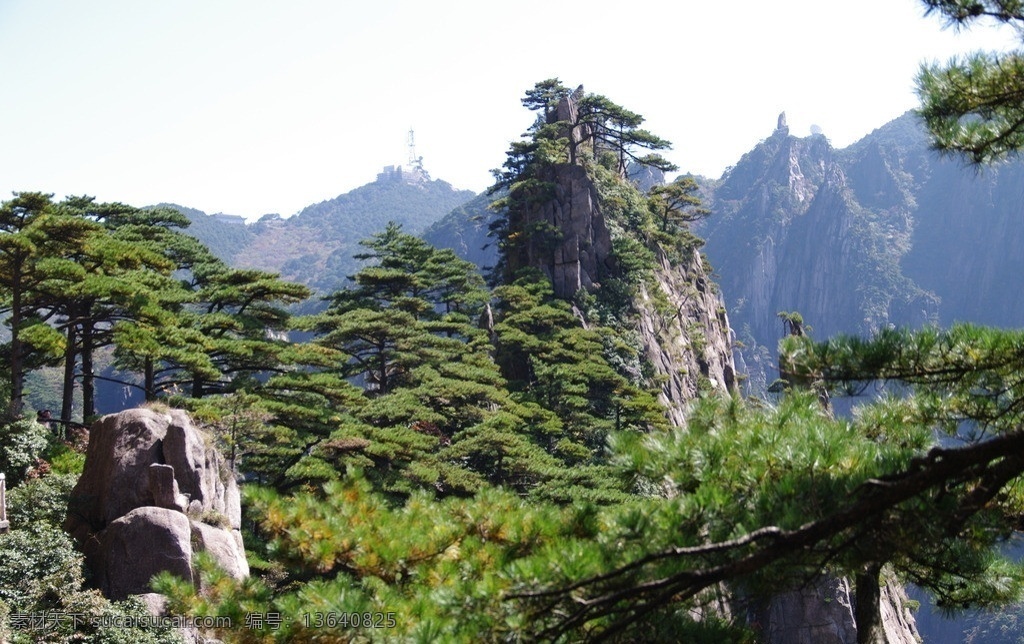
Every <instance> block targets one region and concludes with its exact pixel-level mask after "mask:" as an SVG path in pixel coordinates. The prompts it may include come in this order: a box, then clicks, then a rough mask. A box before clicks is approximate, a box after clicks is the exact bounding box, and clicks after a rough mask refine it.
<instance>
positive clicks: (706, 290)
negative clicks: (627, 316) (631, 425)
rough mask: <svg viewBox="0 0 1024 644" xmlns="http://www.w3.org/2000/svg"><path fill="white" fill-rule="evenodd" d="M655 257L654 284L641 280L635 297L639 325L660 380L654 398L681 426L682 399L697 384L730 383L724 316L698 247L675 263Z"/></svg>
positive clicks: (724, 387)
mask: <svg viewBox="0 0 1024 644" xmlns="http://www.w3.org/2000/svg"><path fill="white" fill-rule="evenodd" d="M656 258H657V265H656V267H655V275H654V277H655V279H654V280H653V284H654V286H653V287H649V286H648V285H647V284H641V285H640V294H639V297H638V298H637V302H636V309H637V311H638V313H639V322H640V324H639V331H640V337H641V342H642V343H643V346H644V351H645V353H646V357H647V360H648V362H649V363H650V364H651V366H652V367H653V368H654V371H655V373H656V374H657V375H658V380H659V381H660V382H661V391H660V393H659V394H658V400H659V402H661V404H662V405H664V407H665V409H666V410H668V414H669V419H670V420H671V421H672V423H673V424H674V425H677V426H680V427H682V426H684V425H685V424H686V407H687V405H688V404H689V402H690V401H692V400H694V399H695V398H696V397H697V395H698V393H699V392H700V390H701V389H702V388H703V387H707V388H709V389H711V390H717V391H721V392H726V391H733V390H734V388H735V387H736V368H735V365H734V362H733V355H732V353H733V352H732V341H731V337H730V330H729V319H728V316H727V315H726V311H725V302H724V301H723V300H722V296H721V294H720V293H719V292H718V287H717V286H716V285H715V284H714V283H713V282H712V281H711V278H710V276H708V275H707V272H706V270H705V267H704V263H703V261H702V260H701V257H700V255H699V254H698V253H694V255H693V256H692V257H691V258H690V260H689V261H688V262H683V263H679V264H676V265H673V264H672V263H671V262H670V261H669V259H668V257H667V256H666V254H665V253H664V252H659V253H657V256H656ZM652 288H656V289H658V291H660V292H659V293H654V292H652V290H651V289H652ZM658 300H660V304H659V303H658Z"/></svg>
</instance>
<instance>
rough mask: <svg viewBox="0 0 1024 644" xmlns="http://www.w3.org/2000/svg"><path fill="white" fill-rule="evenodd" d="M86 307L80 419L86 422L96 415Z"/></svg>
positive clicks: (86, 310) (89, 328) (89, 325)
mask: <svg viewBox="0 0 1024 644" xmlns="http://www.w3.org/2000/svg"><path fill="white" fill-rule="evenodd" d="M90 313H91V311H89V310H88V307H87V308H86V309H85V310H84V311H83V316H82V419H83V420H84V421H85V422H86V423H88V422H89V419H90V418H91V417H92V416H95V415H96V380H95V379H94V378H93V364H92V322H91V321H90V320H89V314H90Z"/></svg>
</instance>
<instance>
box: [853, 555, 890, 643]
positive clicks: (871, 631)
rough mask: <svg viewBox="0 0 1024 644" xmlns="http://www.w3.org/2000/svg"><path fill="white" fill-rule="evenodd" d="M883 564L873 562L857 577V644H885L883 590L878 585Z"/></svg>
mask: <svg viewBox="0 0 1024 644" xmlns="http://www.w3.org/2000/svg"><path fill="white" fill-rule="evenodd" d="M881 574H882V564H880V563H876V562H872V563H870V564H868V565H867V566H866V567H865V569H864V570H862V571H861V572H860V573H858V575H857V579H856V584H857V609H856V610H855V611H854V615H853V616H854V619H855V620H856V622H857V644H885V642H886V639H885V629H884V628H883V627H882V611H881V608H880V606H879V602H880V601H881V598H882V589H881V587H880V586H879V585H878V584H879V577H880V575H881Z"/></svg>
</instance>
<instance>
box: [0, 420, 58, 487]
mask: <svg viewBox="0 0 1024 644" xmlns="http://www.w3.org/2000/svg"><path fill="white" fill-rule="evenodd" d="M48 436H49V433H48V432H47V430H46V428H45V427H43V426H42V425H40V424H39V423H37V422H35V421H34V420H16V421H14V422H10V423H7V424H6V425H3V426H0V472H3V473H4V474H5V475H6V476H7V481H8V484H9V485H12V486H13V485H17V484H18V483H19V482H21V480H22V479H23V478H24V477H25V475H26V474H27V473H28V471H29V469H31V468H32V467H34V466H35V465H36V461H37V459H39V458H40V457H41V456H42V455H43V451H44V450H45V449H46V446H47V444H48V441H47V439H48Z"/></svg>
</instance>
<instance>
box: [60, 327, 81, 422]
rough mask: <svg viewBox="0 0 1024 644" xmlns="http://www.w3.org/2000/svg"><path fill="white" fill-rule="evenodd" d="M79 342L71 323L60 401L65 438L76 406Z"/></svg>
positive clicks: (65, 353)
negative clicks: (76, 365)
mask: <svg viewBox="0 0 1024 644" xmlns="http://www.w3.org/2000/svg"><path fill="white" fill-rule="evenodd" d="M77 342H78V338H77V334H76V332H75V325H74V324H69V325H68V330H67V346H66V347H65V348H64V386H63V390H62V392H61V393H62V396H61V401H60V420H61V424H62V425H63V431H64V434H65V438H66V437H67V427H68V423H70V422H71V415H72V413H74V407H75V364H76V358H77V357H78V348H77V347H76V344H77Z"/></svg>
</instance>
